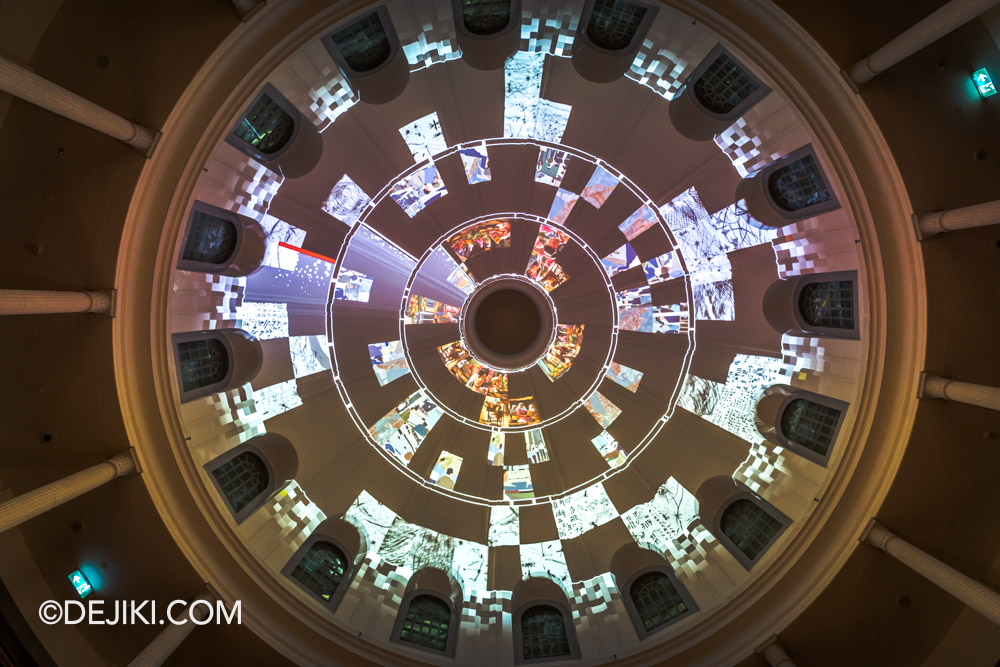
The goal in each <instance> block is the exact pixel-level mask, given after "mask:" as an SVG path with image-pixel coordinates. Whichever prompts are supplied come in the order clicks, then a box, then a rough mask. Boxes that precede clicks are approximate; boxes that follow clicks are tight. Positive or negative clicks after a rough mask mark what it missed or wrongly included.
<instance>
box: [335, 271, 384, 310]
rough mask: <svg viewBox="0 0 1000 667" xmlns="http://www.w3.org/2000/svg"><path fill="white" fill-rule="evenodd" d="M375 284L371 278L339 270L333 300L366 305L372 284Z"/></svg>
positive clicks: (354, 272) (355, 272)
mask: <svg viewBox="0 0 1000 667" xmlns="http://www.w3.org/2000/svg"><path fill="white" fill-rule="evenodd" d="M373 282H375V281H374V279H373V278H372V277H371V276H366V275H365V274H363V273H358V272H357V271H350V270H348V269H341V270H340V273H338V274H337V286H336V287H335V288H334V292H333V298H334V299H340V300H341V301H359V302H362V303H368V297H370V296H371V293H372V283H373Z"/></svg>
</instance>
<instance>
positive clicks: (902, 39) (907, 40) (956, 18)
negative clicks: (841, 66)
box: [848, 0, 1000, 86]
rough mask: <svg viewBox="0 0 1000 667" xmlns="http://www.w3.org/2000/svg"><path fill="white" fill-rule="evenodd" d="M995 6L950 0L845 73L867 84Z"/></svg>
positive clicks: (979, 0) (993, 0)
mask: <svg viewBox="0 0 1000 667" xmlns="http://www.w3.org/2000/svg"><path fill="white" fill-rule="evenodd" d="M997 4H1000V0H951V2H948V3H947V4H945V5H943V6H942V7H940V8H939V9H938V10H937V11H935V12H934V13H933V14H931V15H930V16H928V17H926V18H925V19H923V20H922V21H920V22H919V23H917V24H916V25H914V26H913V27H912V28H910V29H909V30H907V31H906V32H904V33H903V34H902V35H900V36H899V37H897V38H896V39H894V40H892V41H891V42H889V43H888V44H886V45H885V46H883V47H882V48H880V49H879V50H878V51H876V52H875V53H873V54H871V55H870V56H868V57H867V58H864V59H862V60H859V61H858V62H856V63H854V64H853V65H851V67H850V69H849V70H848V74H849V76H850V77H851V80H852V81H853V82H854V83H855V84H857V85H859V86H860V85H863V84H865V83H868V82H869V81H871V80H872V79H874V78H875V76H876V75H878V74H880V73H882V72H884V71H885V70H887V69H889V68H890V67H892V66H893V65H895V64H896V63H898V62H899V61H900V60H903V59H904V58H907V57H909V56H911V55H913V54H914V53H916V52H917V51H919V50H920V49H922V48H924V47H925V46H927V45H928V44H931V43H932V42H935V41H937V40H938V39H940V38H941V37H944V36H945V35H947V34H948V33H949V32H951V31H952V30H954V29H955V28H957V27H959V26H961V25H964V24H966V23H968V22H969V21H971V20H972V19H974V18H976V17H977V16H979V15H980V14H982V13H983V12H985V11H986V10H988V9H990V8H992V7H994V6H996V5H997Z"/></svg>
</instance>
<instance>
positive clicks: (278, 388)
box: [253, 380, 302, 421]
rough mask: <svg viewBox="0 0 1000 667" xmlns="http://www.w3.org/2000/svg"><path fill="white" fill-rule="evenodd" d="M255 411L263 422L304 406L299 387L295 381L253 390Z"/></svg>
mask: <svg viewBox="0 0 1000 667" xmlns="http://www.w3.org/2000/svg"><path fill="white" fill-rule="evenodd" d="M253 403H254V409H255V411H256V413H257V415H258V416H259V417H260V419H261V421H267V420H268V419H270V418H271V417H277V416H278V415H281V414H284V413H286V412H288V411H289V410H294V409H295V408H297V407H299V406H300V405H302V399H301V398H299V385H298V383H297V382H295V380H286V381H285V382H279V383H277V384H272V385H269V386H267V387H263V388H261V389H254V390H253Z"/></svg>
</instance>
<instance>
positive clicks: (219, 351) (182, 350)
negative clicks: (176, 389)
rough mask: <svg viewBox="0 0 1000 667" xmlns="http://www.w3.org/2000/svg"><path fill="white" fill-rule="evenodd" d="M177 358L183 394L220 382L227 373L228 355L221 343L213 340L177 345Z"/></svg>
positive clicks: (206, 339) (199, 340) (197, 340)
mask: <svg viewBox="0 0 1000 667" xmlns="http://www.w3.org/2000/svg"><path fill="white" fill-rule="evenodd" d="M177 358H178V361H179V367H180V376H181V387H182V391H184V392H191V391H196V390H198V389H201V388H202V387H208V386H210V385H213V384H216V383H218V382H222V381H223V380H225V379H226V377H227V375H228V373H229V354H228V353H227V352H226V347H225V346H224V345H223V344H222V342H221V341H219V340H217V339H215V338H199V339H196V340H189V341H183V342H180V343H177Z"/></svg>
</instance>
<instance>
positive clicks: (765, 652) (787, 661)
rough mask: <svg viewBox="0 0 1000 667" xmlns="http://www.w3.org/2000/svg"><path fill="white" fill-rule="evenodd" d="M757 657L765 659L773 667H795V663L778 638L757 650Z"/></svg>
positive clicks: (772, 638) (772, 639)
mask: <svg viewBox="0 0 1000 667" xmlns="http://www.w3.org/2000/svg"><path fill="white" fill-rule="evenodd" d="M757 655H759V656H760V657H762V658H764V660H766V661H767V664H769V665H771V667H795V663H794V662H792V659H791V658H789V657H788V654H787V653H785V647H784V646H782V645H781V640H780V639H778V638H777V637H776V636H775V637H771V639H770V640H768V642H767V643H766V644H764V645H763V646H762V647H760V648H759V649H757Z"/></svg>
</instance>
